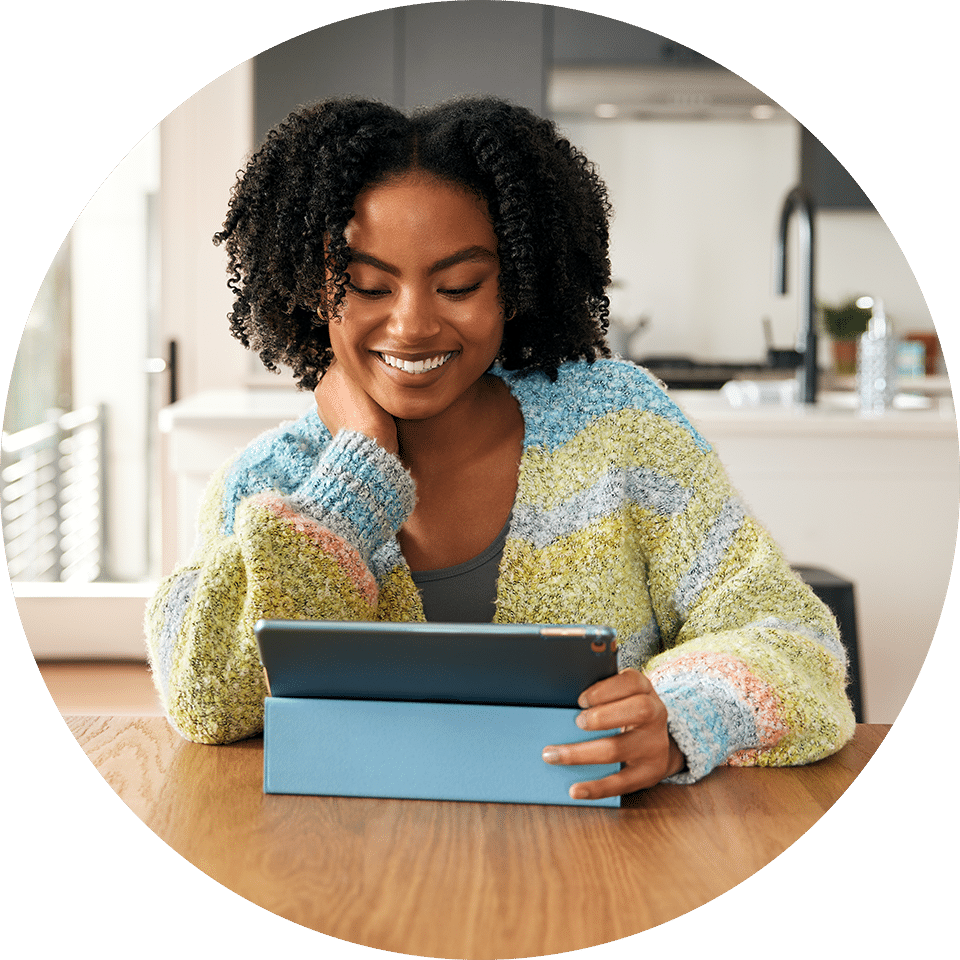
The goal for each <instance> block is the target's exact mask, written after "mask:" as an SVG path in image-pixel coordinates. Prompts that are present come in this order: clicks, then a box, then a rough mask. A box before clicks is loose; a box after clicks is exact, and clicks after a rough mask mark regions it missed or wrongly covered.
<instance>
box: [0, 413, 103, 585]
mask: <svg viewBox="0 0 960 960" xmlns="http://www.w3.org/2000/svg"><path fill="white" fill-rule="evenodd" d="M103 440H104V410H103V407H102V406H99V407H98V406H90V407H84V408H82V409H80V410H74V411H72V412H70V413H62V414H61V413H58V412H57V411H53V415H52V416H51V418H50V419H49V420H47V421H45V422H44V423H41V424H38V425H37V426H34V427H28V428H27V429H25V430H20V431H18V432H17V433H4V434H3V442H2V458H0V504H2V516H3V540H4V548H5V551H6V557H7V568H8V570H9V573H10V579H11V580H15V581H68V580H72V581H81V582H92V581H94V580H98V579H102V578H103V576H104V574H105V569H104V566H105V564H104V552H105V545H106V536H105V522H104V521H105V510H104V505H105V497H104V486H105V483H104V442H103Z"/></svg>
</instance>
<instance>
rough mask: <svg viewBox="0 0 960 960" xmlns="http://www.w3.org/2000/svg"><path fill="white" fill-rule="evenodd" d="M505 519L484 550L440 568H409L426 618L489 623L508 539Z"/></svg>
mask: <svg viewBox="0 0 960 960" xmlns="http://www.w3.org/2000/svg"><path fill="white" fill-rule="evenodd" d="M509 527H510V520H509V519H508V520H507V522H506V524H505V525H504V527H503V529H502V530H501V531H500V532H499V533H498V534H497V538H496V539H495V540H494V541H493V543H491V544H490V546H489V547H487V549H486V550H484V551H483V553H481V554H479V555H478V556H476V557H474V558H473V559H472V560H467V561H466V562H465V563H458V564H457V565H456V566H455V567H445V568H444V569H443V570H418V571H411V576H412V577H413V582H414V583H415V584H416V585H417V589H418V590H419V591H420V597H421V598H422V600H423V610H424V613H425V614H426V617H427V620H431V621H433V622H436V623H490V622H491V621H492V620H493V615H494V612H495V611H496V602H497V574H498V573H499V571H500V558H501V557H502V556H503V545H504V543H506V540H507V530H508V528H509Z"/></svg>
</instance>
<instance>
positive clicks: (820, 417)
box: [669, 383, 957, 442]
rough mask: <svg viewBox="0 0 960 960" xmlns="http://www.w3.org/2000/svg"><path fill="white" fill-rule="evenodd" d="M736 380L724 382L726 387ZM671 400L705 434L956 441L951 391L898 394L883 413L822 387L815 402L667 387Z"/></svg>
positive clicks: (711, 436) (849, 393)
mask: <svg viewBox="0 0 960 960" xmlns="http://www.w3.org/2000/svg"><path fill="white" fill-rule="evenodd" d="M735 386H738V384H735V383H734V384H730V385H728V387H727V388H725V389H726V390H729V389H730V388H731V387H735ZM669 394H670V397H671V398H672V399H673V401H674V402H675V403H676V404H677V405H678V406H679V407H680V408H681V409H682V410H683V411H684V413H686V414H687V416H688V417H689V418H690V420H691V421H693V422H695V423H696V424H698V425H699V426H701V427H702V432H703V433H704V435H705V436H706V437H707V438H708V439H720V438H721V437H727V436H731V437H732V436H773V435H789V436H792V437H802V436H817V437H826V436H834V437H843V436H846V437H873V438H879V437H897V438H902V437H930V438H940V439H944V440H953V441H954V442H955V441H956V438H957V415H956V410H955V409H954V405H953V399H952V397H950V396H934V397H924V396H920V395H914V394H901V395H899V397H898V400H897V406H896V407H895V408H894V409H892V410H888V411H887V412H885V413H884V414H882V415H879V416H871V415H866V414H862V413H860V411H859V409H858V407H857V396H856V394H855V393H853V392H852V391H820V393H819V394H818V397H817V402H816V403H815V404H811V405H808V404H800V403H791V404H781V403H757V404H745V405H743V406H737V407H735V406H733V405H732V404H731V403H730V401H729V400H728V399H727V395H726V393H725V392H724V391H720V390H677V389H673V390H670V391H669Z"/></svg>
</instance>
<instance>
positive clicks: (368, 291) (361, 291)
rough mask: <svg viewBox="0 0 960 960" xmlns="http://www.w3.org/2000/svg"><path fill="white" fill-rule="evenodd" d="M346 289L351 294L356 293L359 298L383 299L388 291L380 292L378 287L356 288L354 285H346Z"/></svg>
mask: <svg viewBox="0 0 960 960" xmlns="http://www.w3.org/2000/svg"><path fill="white" fill-rule="evenodd" d="M347 289H348V290H349V291H350V292H351V293H356V294H358V295H359V296H361V297H385V296H386V295H387V294H388V293H389V292H390V291H389V290H381V289H379V288H378V287H358V286H357V285H356V284H355V283H348V284H347Z"/></svg>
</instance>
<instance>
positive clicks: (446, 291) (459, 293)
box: [437, 281, 482, 297]
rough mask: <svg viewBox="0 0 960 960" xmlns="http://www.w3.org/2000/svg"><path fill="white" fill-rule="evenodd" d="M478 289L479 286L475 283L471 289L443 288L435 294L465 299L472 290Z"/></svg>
mask: <svg viewBox="0 0 960 960" xmlns="http://www.w3.org/2000/svg"><path fill="white" fill-rule="evenodd" d="M481 282H482V281H481ZM479 289H480V284H479V283H475V284H473V286H471V287H445V288H442V289H440V290H438V291H437V292H438V293H440V294H442V295H443V296H444V297H465V296H466V295H467V294H468V293H473V291H474V290H479Z"/></svg>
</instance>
